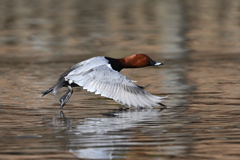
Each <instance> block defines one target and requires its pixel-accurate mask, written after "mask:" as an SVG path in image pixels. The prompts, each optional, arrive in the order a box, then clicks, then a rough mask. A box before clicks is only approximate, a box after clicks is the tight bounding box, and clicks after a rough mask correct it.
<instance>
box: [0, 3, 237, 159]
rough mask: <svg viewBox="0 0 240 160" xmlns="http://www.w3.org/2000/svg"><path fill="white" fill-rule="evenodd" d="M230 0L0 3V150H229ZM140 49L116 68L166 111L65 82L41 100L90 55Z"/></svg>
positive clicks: (17, 153) (59, 153) (161, 153)
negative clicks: (138, 57)
mask: <svg viewBox="0 0 240 160" xmlns="http://www.w3.org/2000/svg"><path fill="white" fill-rule="evenodd" d="M239 6H240V2H239V1H238V0H230V1H229V0H228V1H217V0H213V1H205V0H203V1H196V2H195V1H190V0H189V1H188V0H183V1H178V0H170V1H151V2H150V1H147V0H138V1H125V0H123V1H117V0H116V1H115V0H114V1H107V0H103V1H93V0H89V1H79V0H72V1H59V0H58V1H55V0H50V1H48V0H42V1H28V0H23V1H17V0H12V1H4V0H1V1H0V46H1V50H0V56H1V58H0V115H1V116H0V138H1V143H0V157H1V159H199V160H200V159H211V160H212V159H230V160H235V159H239V156H240V154H239V150H240V141H239V140H240V136H239V135H240V134H239V133H240V123H239V122H240V121H239V115H240V110H239V104H240V101H239V100H240V99H239V89H240V81H239V79H240V76H239V70H240V67H239V61H240V58H239V55H240V54H239V51H240V45H239V38H240V36H239V35H240V30H239V28H240V27H239V23H238V19H239V18H238V17H239V16H238V15H239ZM135 53H145V54H148V55H149V56H150V57H152V59H154V60H155V61H159V62H162V63H164V64H165V65H164V66H161V67H147V68H141V69H126V70H123V71H122V72H121V73H122V74H124V75H126V76H127V77H129V78H131V79H133V80H136V81H138V82H137V83H136V84H138V85H141V86H145V85H148V84H149V83H151V85H150V86H149V87H148V88H147V89H146V90H147V91H148V92H150V93H152V94H155V95H158V96H166V95H169V97H168V98H167V99H166V100H165V101H164V104H165V105H167V106H168V109H164V110H161V109H160V107H158V108H153V109H128V108H125V107H124V106H121V105H119V104H117V103H115V102H114V101H112V100H110V99H107V98H102V97H100V96H98V95H94V94H92V93H89V92H87V91H85V90H82V89H81V88H74V94H73V96H72V97H71V99H70V100H69V102H68V103H67V105H66V106H64V108H63V109H60V108H59V105H60V104H59V98H60V97H61V96H62V95H63V94H64V93H65V92H66V89H61V90H60V91H59V93H58V94H57V95H56V96H53V95H51V94H49V95H47V96H45V97H43V98H42V97H41V94H40V93H41V92H42V91H44V90H46V89H48V88H49V87H51V86H52V85H53V84H54V83H55V81H56V80H57V78H58V77H59V75H60V74H61V73H63V72H64V71H65V70H66V69H68V68H69V67H71V66H72V65H73V64H75V63H77V62H80V61H82V60H85V59H87V58H90V57H93V56H99V55H103V56H110V57H115V58H120V57H124V56H129V55H131V54H135Z"/></svg>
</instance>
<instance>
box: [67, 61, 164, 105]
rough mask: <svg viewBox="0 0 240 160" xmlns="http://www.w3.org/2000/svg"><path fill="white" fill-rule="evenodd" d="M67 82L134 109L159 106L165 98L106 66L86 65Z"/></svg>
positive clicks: (68, 76)
mask: <svg viewBox="0 0 240 160" xmlns="http://www.w3.org/2000/svg"><path fill="white" fill-rule="evenodd" d="M87 68H88V69H87ZM65 80H66V81H69V82H74V83H76V84H78V85H79V86H82V87H83V89H87V91H90V92H95V94H101V96H104V97H107V98H111V99H114V100H115V101H116V102H118V103H120V104H122V105H125V106H128V107H133V108H137V107H148V108H152V106H159V105H158V103H161V102H162V101H163V100H162V99H163V98H165V97H158V96H154V95H152V94H150V93H148V92H146V91H144V90H143V89H142V88H140V87H138V86H137V85H135V84H133V83H132V82H133V81H132V80H131V79H129V78H127V77H126V76H124V75H122V74H121V73H119V72H117V71H115V70H113V69H111V68H109V67H108V66H107V65H106V64H103V65H100V66H96V67H93V68H89V67H85V65H84V66H83V68H82V67H80V68H77V69H75V70H73V71H72V72H70V73H69V74H68V75H67V76H66V77H65Z"/></svg>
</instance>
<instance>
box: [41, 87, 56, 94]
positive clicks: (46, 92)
mask: <svg viewBox="0 0 240 160" xmlns="http://www.w3.org/2000/svg"><path fill="white" fill-rule="evenodd" d="M54 87H55V85H54V86H52V87H51V88H49V89H48V90H46V91H44V92H42V97H43V96H45V95H46V94H48V93H50V92H52V90H53V88H54Z"/></svg>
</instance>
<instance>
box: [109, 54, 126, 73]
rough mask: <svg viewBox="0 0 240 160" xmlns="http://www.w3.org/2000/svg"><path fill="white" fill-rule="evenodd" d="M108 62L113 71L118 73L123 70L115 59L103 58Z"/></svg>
mask: <svg viewBox="0 0 240 160" xmlns="http://www.w3.org/2000/svg"><path fill="white" fill-rule="evenodd" d="M105 58H106V59H107V60H108V61H109V62H108V63H109V64H110V65H111V66H112V69H114V70H115V71H118V72H120V71H121V70H122V69H123V66H122V65H121V64H120V63H119V61H118V60H117V59H114V58H110V57H105Z"/></svg>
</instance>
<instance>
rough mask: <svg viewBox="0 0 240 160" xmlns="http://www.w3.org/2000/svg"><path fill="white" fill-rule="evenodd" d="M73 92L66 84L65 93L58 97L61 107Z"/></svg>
mask: <svg viewBox="0 0 240 160" xmlns="http://www.w3.org/2000/svg"><path fill="white" fill-rule="evenodd" d="M72 93H73V89H72V87H71V86H70V85H68V91H67V92H66V94H64V95H63V96H62V97H61V98H60V100H59V101H60V103H61V104H60V107H61V108H62V107H63V106H64V105H65V104H66V103H67V101H68V100H69V98H70V97H71V95H72Z"/></svg>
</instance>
